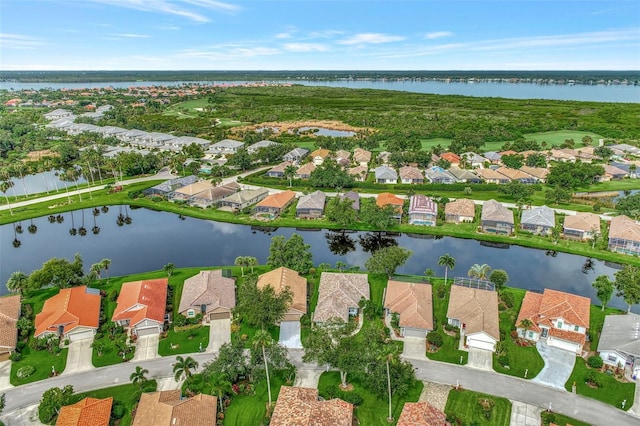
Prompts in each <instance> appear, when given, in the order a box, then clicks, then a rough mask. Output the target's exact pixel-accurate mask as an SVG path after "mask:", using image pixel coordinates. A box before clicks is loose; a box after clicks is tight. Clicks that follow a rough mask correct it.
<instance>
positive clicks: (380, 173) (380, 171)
mask: <svg viewBox="0 0 640 426" xmlns="http://www.w3.org/2000/svg"><path fill="white" fill-rule="evenodd" d="M375 172H376V180H378V179H385V180H387V179H392V180H393V179H395V180H397V179H398V174H397V173H396V171H395V170H393V169H392V168H391V167H389V166H380V167H376V171H375Z"/></svg>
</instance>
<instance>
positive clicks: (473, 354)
mask: <svg viewBox="0 0 640 426" xmlns="http://www.w3.org/2000/svg"><path fill="white" fill-rule="evenodd" d="M467 367H471V368H477V369H479V370H485V371H493V352H491V351H488V350H485V349H478V348H469V360H468V361H467Z"/></svg>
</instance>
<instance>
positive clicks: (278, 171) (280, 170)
mask: <svg viewBox="0 0 640 426" xmlns="http://www.w3.org/2000/svg"><path fill="white" fill-rule="evenodd" d="M292 164H293V163H291V162H290V161H283V162H282V163H280V164H278V165H277V166H273V167H272V168H271V169H270V170H269V171H268V172H267V173H266V175H267V176H269V177H276V178H283V177H284V170H285V169H286V168H287V167H289V166H290V165H292Z"/></svg>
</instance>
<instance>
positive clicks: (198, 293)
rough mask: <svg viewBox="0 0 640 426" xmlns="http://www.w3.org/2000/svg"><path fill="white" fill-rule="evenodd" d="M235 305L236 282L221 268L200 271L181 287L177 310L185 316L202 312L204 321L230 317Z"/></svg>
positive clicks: (191, 316) (189, 316) (190, 316)
mask: <svg viewBox="0 0 640 426" xmlns="http://www.w3.org/2000/svg"><path fill="white" fill-rule="evenodd" d="M235 306H236V282H235V280H234V279H233V278H231V277H227V276H225V274H223V271H222V270H221V269H216V270H213V271H200V272H199V273H197V274H196V275H194V276H192V277H190V278H187V279H186V280H185V281H184V286H183V287H182V296H181V297H180V306H179V308H178V312H179V313H180V314H182V315H184V316H185V317H187V318H194V317H195V316H196V315H198V314H202V320H203V321H204V322H206V323H207V322H209V321H215V320H219V319H231V316H232V315H231V310H232V309H233V308H235Z"/></svg>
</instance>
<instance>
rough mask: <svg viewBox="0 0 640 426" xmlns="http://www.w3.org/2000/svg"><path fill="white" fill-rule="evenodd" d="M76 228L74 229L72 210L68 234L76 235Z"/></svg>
mask: <svg viewBox="0 0 640 426" xmlns="http://www.w3.org/2000/svg"><path fill="white" fill-rule="evenodd" d="M77 233H78V230H77V229H76V224H75V221H74V220H73V210H72V211H71V229H69V234H70V235H76V234H77Z"/></svg>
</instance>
